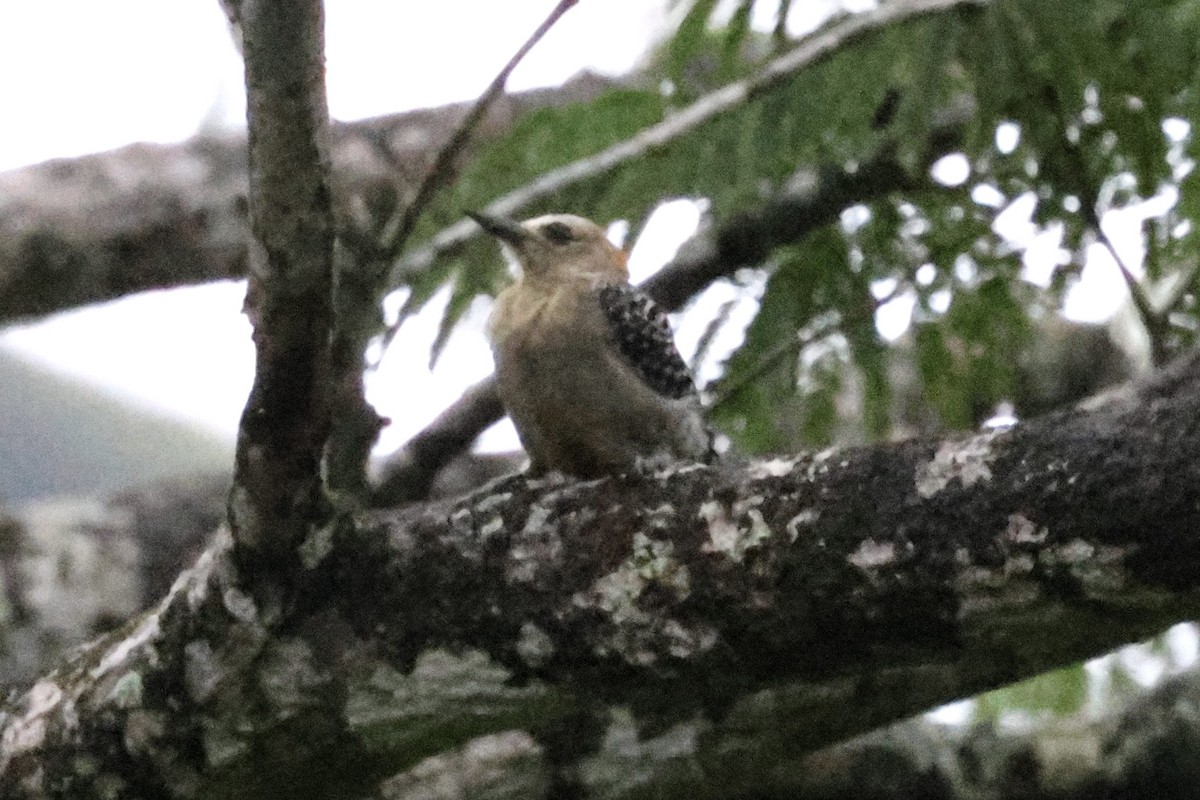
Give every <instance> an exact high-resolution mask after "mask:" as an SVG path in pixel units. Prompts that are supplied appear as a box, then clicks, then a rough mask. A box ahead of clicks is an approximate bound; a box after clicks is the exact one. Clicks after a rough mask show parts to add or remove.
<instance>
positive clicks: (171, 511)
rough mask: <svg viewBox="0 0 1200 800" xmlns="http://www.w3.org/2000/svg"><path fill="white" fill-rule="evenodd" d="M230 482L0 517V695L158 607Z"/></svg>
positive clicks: (161, 487)
mask: <svg viewBox="0 0 1200 800" xmlns="http://www.w3.org/2000/svg"><path fill="white" fill-rule="evenodd" d="M228 494H229V476H228V475H193V476H191V477H189V478H188V479H187V480H186V481H161V482H158V483H154V484H151V485H148V486H142V487H139V488H137V489H131V490H127V491H124V492H121V493H120V494H117V495H115V496H113V497H109V498H105V499H99V498H94V497H53V498H43V499H41V500H38V501H35V502H31V503H26V504H24V505H22V506H21V507H20V508H19V509H14V510H12V511H11V512H9V513H5V512H0V586H2V587H3V593H2V595H0V693H5V692H7V691H10V690H16V689H18V688H20V687H23V686H26V685H28V683H29V682H30V681H32V680H33V679H34V678H36V677H37V676H38V675H41V674H42V673H44V672H48V671H49V670H50V669H51V668H52V667H53V666H54V665H55V664H57V663H59V661H60V660H61V659H62V657H63V655H64V653H65V652H67V651H68V650H70V649H71V648H75V647H79V646H80V645H82V644H83V643H84V642H86V641H88V640H89V639H93V638H95V637H96V636H98V635H100V634H101V633H105V632H107V631H109V630H112V629H113V628H115V627H117V626H119V625H121V624H122V623H123V622H125V621H126V620H127V619H129V618H130V617H131V616H134V615H135V614H139V613H141V612H142V611H144V610H145V609H147V608H149V607H150V606H152V605H154V604H155V603H157V602H158V601H159V600H161V599H162V597H163V595H164V594H165V593H166V591H167V590H168V589H169V588H170V587H171V584H172V583H173V582H174V581H175V578H176V577H178V575H179V573H180V572H181V571H182V570H183V569H184V568H186V567H188V566H189V565H190V564H191V563H192V562H194V561H195V560H196V557H197V556H198V555H199V554H200V552H201V551H202V550H203V549H204V548H205V547H206V546H207V545H208V541H209V539H210V538H211V537H212V534H213V533H214V532H215V531H216V530H217V528H218V527H219V526H220V524H221V522H222V521H223V520H224V519H225V499H226V497H227V496H228Z"/></svg>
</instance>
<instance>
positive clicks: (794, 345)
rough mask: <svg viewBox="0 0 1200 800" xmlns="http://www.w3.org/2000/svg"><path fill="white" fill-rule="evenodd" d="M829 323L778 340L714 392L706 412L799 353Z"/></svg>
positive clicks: (810, 327) (819, 323) (711, 410)
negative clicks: (765, 352) (751, 364)
mask: <svg viewBox="0 0 1200 800" xmlns="http://www.w3.org/2000/svg"><path fill="white" fill-rule="evenodd" d="M829 327H830V326H829V325H827V324H821V321H819V320H818V321H817V323H816V324H814V325H810V326H808V327H805V328H802V329H801V330H798V331H796V333H794V334H793V335H791V336H789V337H788V338H786V339H784V340H783V341H782V342H779V343H778V344H776V345H775V346H774V347H772V348H771V349H770V350H769V351H767V354H766V355H764V356H763V357H762V358H761V359H759V361H758V363H756V364H755V365H754V366H752V367H751V368H750V369H748V370H747V371H746V372H745V373H744V374H742V375H739V376H738V378H737V380H736V381H735V382H734V383H733V384H731V385H729V386H725V387H722V388H721V391H720V392H718V393H717V394H715V395H714V396H713V398H712V400H710V401H709V403H708V409H707V410H708V413H709V414H711V413H712V412H713V411H715V410H717V409H718V408H720V407H721V406H723V405H725V404H726V403H728V402H729V401H730V400H732V399H733V398H735V397H737V396H738V395H739V394H741V393H742V392H743V391H744V390H745V389H746V387H747V386H749V385H750V384H752V383H754V382H755V381H757V380H758V379H759V378H761V377H762V376H763V375H765V374H767V373H768V372H770V371H771V370H772V369H774V368H775V367H776V366H778V365H779V362H781V361H782V360H783V359H784V358H786V357H787V356H789V355H791V354H797V355H798V354H799V353H800V351H801V350H803V349H804V348H805V347H807V346H808V345H810V344H812V343H813V342H814V341H815V340H816V339H817V337H818V336H823V335H825V333H827V332H828V329H829Z"/></svg>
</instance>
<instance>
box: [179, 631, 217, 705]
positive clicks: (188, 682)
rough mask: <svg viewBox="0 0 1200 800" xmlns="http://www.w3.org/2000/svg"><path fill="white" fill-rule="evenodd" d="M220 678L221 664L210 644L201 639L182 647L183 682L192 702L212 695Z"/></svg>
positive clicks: (199, 702)
mask: <svg viewBox="0 0 1200 800" xmlns="http://www.w3.org/2000/svg"><path fill="white" fill-rule="evenodd" d="M220 679H221V664H220V661H219V660H218V658H217V654H216V653H215V652H214V651H213V648H212V645H210V644H209V643H208V642H206V641H204V640H203V639H197V640H196V641H194V642H188V643H187V645H186V646H184V648H183V684H184V686H186V687H187V690H188V696H189V697H190V698H191V700H192V702H193V703H196V704H197V705H200V704H202V703H204V701H205V700H207V699H208V698H209V697H211V696H212V693H213V691H214V690H215V689H216V688H217V684H218V683H219V682H220Z"/></svg>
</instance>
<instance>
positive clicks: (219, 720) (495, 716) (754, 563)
mask: <svg viewBox="0 0 1200 800" xmlns="http://www.w3.org/2000/svg"><path fill="white" fill-rule="evenodd" d="M1198 464H1200V353H1194V354H1192V355H1191V356H1190V357H1189V358H1188V359H1187V360H1186V361H1184V362H1181V363H1179V364H1177V365H1175V366H1173V367H1172V368H1170V369H1169V370H1168V371H1166V372H1164V373H1161V374H1159V375H1158V376H1157V377H1156V378H1155V379H1154V380H1153V381H1152V382H1151V383H1148V384H1145V385H1144V386H1142V387H1141V388H1140V389H1137V390H1133V389H1130V390H1127V391H1125V392H1122V393H1119V394H1117V395H1114V396H1112V397H1110V398H1109V399H1108V401H1107V402H1105V403H1103V404H1098V405H1096V406H1095V407H1094V408H1092V409H1091V410H1076V411H1071V412H1064V413H1058V414H1055V415H1051V416H1049V417H1047V418H1045V419H1043V420H1039V421H1035V422H1031V423H1028V424H1025V425H1020V426H1017V427H1015V428H1013V429H1011V430H1008V431H1003V432H995V433H989V434H986V435H979V436H973V437H969V438H966V439H957V440H946V441H932V440H921V441H910V442H905V443H900V444H887V445H876V446H872V447H865V448H855V449H846V450H829V451H825V452H822V453H818V454H803V455H793V456H788V457H778V458H773V459H764V460H757V461H752V462H749V463H746V464H740V465H738V464H726V465H722V466H720V467H715V468H710V467H702V466H699V465H679V466H677V467H676V468H675V469H672V470H668V471H665V472H663V473H660V474H655V475H648V476H640V477H629V478H626V479H606V480H600V481H593V482H559V483H555V482H552V481H550V482H547V481H543V482H540V483H530V482H527V481H526V480H525V479H523V478H513V479H510V480H506V481H504V482H502V483H501V484H499V485H494V486H493V487H492V488H491V489H490V490H489V491H488V492H487V493H484V494H477V495H475V496H472V497H468V498H464V499H460V500H458V501H455V502H450V503H445V504H439V505H427V506H421V507H414V508H411V509H409V510H406V511H403V512H399V511H391V512H384V513H379V514H376V515H372V516H368V517H358V518H350V517H342V518H339V519H338V520H337V521H336V522H335V524H332V525H330V526H328V527H326V528H325V529H323V531H322V532H321V533H320V534H319V535H316V536H313V537H311V538H309V539H308V540H306V541H305V542H304V543H303V544H302V545H300V546H299V548H298V560H299V562H300V564H301V566H302V572H301V574H300V576H299V577H298V579H297V580H298V583H299V584H300V586H301V591H300V592H299V593H298V597H299V598H300V600H299V602H298V603H297V604H295V605H293V606H291V607H289V608H288V609H286V616H285V617H284V618H283V619H282V621H281V622H280V623H277V624H272V623H269V622H268V620H269V619H271V617H272V612H271V610H270V609H268V608H264V607H263V606H262V605H261V604H260V603H258V602H257V601H256V600H255V599H254V598H253V597H250V596H248V595H247V594H246V593H245V591H244V590H243V589H242V588H241V585H240V582H239V579H238V570H237V568H236V566H235V564H234V562H233V560H232V559H231V558H230V541H229V538H228V537H222V538H221V539H219V540H218V542H217V543H216V544H215V545H214V546H213V547H212V548H210V550H209V551H208V552H207V553H206V554H205V555H204V556H203V557H202V558H201V561H200V563H199V564H198V565H197V567H196V568H195V569H193V570H192V571H191V572H190V573H188V574H186V575H185V576H184V577H183V578H182V579H181V580H180V581H179V582H178V583H177V584H176V586H175V588H174V589H173V590H172V592H171V593H170V595H169V596H168V597H167V598H166V599H164V600H163V602H162V603H161V604H160V605H159V606H158V607H157V608H156V609H154V610H153V611H151V612H150V613H148V614H147V615H145V616H143V617H141V618H140V619H137V620H134V621H132V622H130V623H129V625H127V626H126V627H125V628H124V629H123V630H121V631H119V632H117V633H115V634H113V635H111V636H110V637H109V638H107V639H106V640H103V641H101V642H98V643H96V644H95V645H93V646H92V647H91V648H90V649H89V650H87V651H86V652H84V653H83V654H81V655H80V656H79V657H77V658H76V659H74V660H73V661H71V662H70V663H68V664H67V665H65V666H64V667H63V668H61V669H60V670H59V671H57V672H55V673H52V674H50V675H47V676H45V677H43V678H42V680H40V681H39V682H38V683H37V684H36V685H35V686H34V687H33V688H32V689H31V690H30V691H29V692H28V693H27V694H26V695H25V696H24V697H22V698H21V699H19V700H16V701H14V702H12V703H10V704H9V705H8V706H7V711H6V714H7V716H6V717H5V718H4V719H3V721H2V722H0V726H2V727H3V731H4V732H3V739H2V741H3V744H2V752H3V756H2V757H0V794H2V795H3V796H5V797H10V796H11V797H14V798H27V797H53V796H70V795H69V793H68V792H67V791H66V790H64V789H63V788H62V787H66V786H70V787H72V789H74V790H80V791H83V792H84V793H83V794H82V795H80V794H76V795H74V796H98V795H102V794H103V792H101V789H107V791H108V793H109V795H110V796H115V797H132V796H143V797H144V796H168V797H197V796H204V797H240V796H245V794H246V793H247V792H255V793H256V796H263V794H262V793H263V792H266V791H267V790H268V787H269V788H270V791H271V792H275V793H285V794H286V793H287V792H301V791H303V794H304V795H305V796H320V797H334V798H340V797H361V796H387V797H404V796H408V795H406V794H405V792H406V791H408V789H413V790H414V791H416V790H417V789H419V787H420V786H421V785H422V783H421V782H422V780H423V779H426V778H430V776H436V775H437V773H438V770H453V769H456V768H457V767H456V765H459V766H461V767H462V768H463V769H464V770H466V769H467V768H468V767H469V768H470V772H469V777H471V780H472V781H475V783H473V785H479V786H483V787H485V788H486V787H495V791H496V792H497V793H500V792H502V791H508V790H512V787H514V786H518V787H526V791H528V792H529V793H530V794H533V795H535V796H537V795H539V794H541V795H554V794H560V793H561V792H563V791H566V790H572V791H577V792H579V793H580V794H581V795H582V796H589V797H631V796H644V795H645V794H646V793H654V794H657V795H660V796H683V795H687V794H696V793H697V792H700V791H703V792H704V793H705V796H713V797H719V796H746V795H747V794H752V793H754V792H755V791H756V790H765V789H768V788H769V789H776V790H777V789H780V788H781V781H782V782H783V783H782V786H783V787H784V788H786V786H787V785H788V783H787V781H788V780H789V778H788V775H789V769H790V767H789V765H794V764H795V762H796V761H797V760H798V759H801V758H802V757H803V755H804V754H805V753H806V752H811V751H813V750H815V749H817V748H820V747H822V746H825V745H828V744H830V743H832V742H835V741H839V740H842V739H845V738H848V737H850V736H852V735H855V734H858V733H861V732H864V731H867V730H869V729H873V728H875V727H878V726H879V725H882V724H885V723H888V722H892V721H895V720H898V719H901V718H903V717H905V716H908V715H909V714H911V713H913V712H915V711H917V710H920V709H923V708H928V707H930V706H932V705H935V704H938V703H942V702H945V701H947V700H950V699H953V698H957V697H962V696H965V695H969V694H972V693H975V692H978V691H980V690H983V689H987V688H991V687H994V686H998V685H1000V684H1003V683H1007V682H1009V681H1013V680H1017V679H1019V678H1022V677H1026V676H1029V675H1032V674H1035V673H1037V672H1041V671H1044V670H1046V669H1049V668H1052V667H1055V666H1058V665H1061V664H1066V663H1071V662H1074V661H1077V660H1079V659H1081V658H1084V657H1087V656H1090V655H1093V654H1096V653H1100V652H1103V651H1105V650H1107V649H1111V648H1112V647H1114V646H1116V645H1119V644H1121V643H1124V642H1128V641H1133V640H1137V639H1140V638H1144V637H1145V636H1147V635H1150V634H1152V633H1154V632H1157V631H1158V630H1161V629H1162V628H1164V627H1166V626H1167V625H1169V624H1171V623H1173V622H1176V621H1179V620H1182V619H1186V618H1188V617H1191V616H1194V615H1195V614H1196V612H1197V610H1200V548H1198V547H1197V546H1196V542H1195V536H1196V534H1195V532H1196V530H1198V529H1200V480H1198V478H1200V472H1198V470H1200V466H1197V465H1198ZM381 785H382V786H383V787H384V788H383V789H381V788H380V787H381ZM201 787H203V788H201ZM543 790H544V791H543ZM87 792H92V793H93V794H92V795H89V794H87ZM272 796H273V795H272ZM281 796H282V795H281Z"/></svg>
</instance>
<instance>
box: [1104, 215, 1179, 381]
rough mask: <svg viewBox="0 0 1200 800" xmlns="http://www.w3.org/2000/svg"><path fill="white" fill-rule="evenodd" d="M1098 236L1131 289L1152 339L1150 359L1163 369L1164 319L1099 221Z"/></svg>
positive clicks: (1130, 295) (1132, 298) (1130, 294)
mask: <svg viewBox="0 0 1200 800" xmlns="http://www.w3.org/2000/svg"><path fill="white" fill-rule="evenodd" d="M1095 228H1096V235H1097V236H1098V237H1099V239H1100V243H1101V244H1102V245H1104V249H1105V250H1107V251H1108V254H1109V255H1110V256H1112V259H1113V261H1115V262H1116V264H1117V269H1119V270H1120V271H1121V277H1122V278H1124V279H1125V286H1126V288H1127V289H1129V298H1130V299H1131V300H1132V301H1133V307H1134V309H1135V310H1136V311H1137V314H1138V317H1139V318H1140V319H1141V320H1142V326H1143V327H1145V329H1146V335H1147V336H1148V337H1149V338H1150V357H1151V359H1152V360H1153V362H1154V366H1156V367H1161V366H1162V365H1163V364H1165V363H1166V361H1167V355H1168V354H1167V342H1166V336H1165V335H1164V334H1165V333H1166V331H1165V327H1166V326H1165V325H1164V324H1163V323H1164V317H1163V315H1162V314H1160V313H1159V312H1158V311H1157V310H1156V309H1155V308H1154V304H1153V303H1151V302H1150V298H1149V297H1147V296H1146V290H1145V289H1144V288H1143V287H1142V284H1141V283H1140V282H1139V281H1138V279H1137V276H1135V275H1134V274H1133V272H1131V271H1130V269H1129V267H1128V265H1126V264H1125V259H1123V258H1121V254H1120V253H1118V252H1117V248H1116V245H1114V244H1113V241H1112V239H1111V238H1110V237H1109V235H1108V233H1107V232H1105V230H1104V226H1103V225H1101V224H1100V222H1099V220H1096V223H1095Z"/></svg>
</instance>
